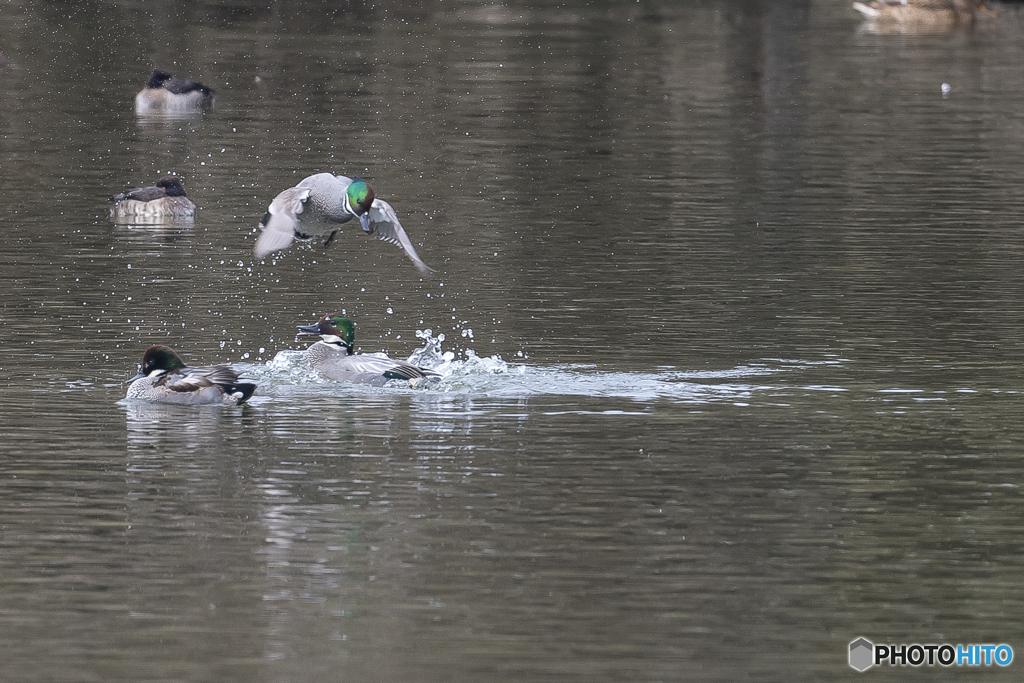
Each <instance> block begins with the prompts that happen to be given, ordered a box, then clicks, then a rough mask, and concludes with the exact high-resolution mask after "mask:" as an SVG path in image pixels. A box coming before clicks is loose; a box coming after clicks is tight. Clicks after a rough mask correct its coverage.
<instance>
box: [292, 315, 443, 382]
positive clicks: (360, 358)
mask: <svg viewBox="0 0 1024 683" xmlns="http://www.w3.org/2000/svg"><path fill="white" fill-rule="evenodd" d="M297 327H298V328H299V330H301V332H299V335H298V336H319V337H320V341H318V342H317V343H315V344H313V345H312V346H310V347H309V348H308V349H306V351H305V358H306V361H307V362H308V363H309V364H310V365H312V366H313V367H314V368H315V369H316V370H318V371H319V372H320V373H321V374H323V375H324V376H326V377H328V378H330V379H333V380H334V381H336V382H352V383H354V384H370V385H373V386H378V387H379V386H383V385H384V384H386V383H387V382H388V381H389V380H393V379H404V380H408V381H409V383H410V385H412V386H416V385H417V384H419V383H420V382H421V381H423V380H424V379H425V378H427V377H440V375H439V374H438V373H436V372H434V371H433V370H429V369H427V368H421V367H418V366H416V365H413V364H412V363H407V362H405V361H402V360H393V359H391V358H388V357H387V356H376V355H374V356H366V355H360V354H357V353H355V352H354V351H353V350H352V347H353V346H354V345H355V339H356V330H355V328H356V326H355V323H354V322H352V321H351V320H349V319H348V318H346V317H344V316H340V315H332V316H326V315H325V316H323V317H322V318H320V320H319V321H318V322H316V323H314V324H312V325H297Z"/></svg>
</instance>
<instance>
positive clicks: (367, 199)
mask: <svg viewBox="0 0 1024 683" xmlns="http://www.w3.org/2000/svg"><path fill="white" fill-rule="evenodd" d="M345 195H346V202H345V210H346V211H348V212H349V213H350V214H352V215H353V216H355V217H356V218H358V219H359V224H360V225H361V226H362V227H363V232H370V207H371V206H373V188H372V187H370V184H369V183H368V182H366V181H365V180H363V179H362V178H360V177H359V176H356V177H355V178H353V179H352V184H351V185H349V186H348V189H347V190H346V191H345Z"/></svg>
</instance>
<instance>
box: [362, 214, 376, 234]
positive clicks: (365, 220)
mask: <svg viewBox="0 0 1024 683" xmlns="http://www.w3.org/2000/svg"><path fill="white" fill-rule="evenodd" d="M359 225H361V226H363V232H365V233H366V234H368V235H372V234H373V228H371V227H370V213H369V212H366V213H364V214H363V215H361V216H360V217H359Z"/></svg>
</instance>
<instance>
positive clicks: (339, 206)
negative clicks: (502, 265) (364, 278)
mask: <svg viewBox="0 0 1024 683" xmlns="http://www.w3.org/2000/svg"><path fill="white" fill-rule="evenodd" d="M300 213H301V214H302V218H303V220H302V221H301V226H300V221H299V214H300ZM353 218H358V219H359V224H360V225H361V226H362V228H363V232H365V233H366V234H368V235H373V234H376V235H377V237H379V238H380V239H382V240H384V241H385V242H390V243H391V244H397V245H398V246H400V247H401V248H402V249H404V250H405V253H406V255H407V256H408V257H409V258H411V259H412V262H413V263H414V264H416V267H417V268H419V270H420V272H421V273H424V274H426V273H432V272H433V268H431V267H430V266H428V265H427V264H426V263H424V262H423V261H422V260H421V259H420V257H419V255H418V254H417V253H416V250H415V249H414V248H413V246H412V242H410V241H409V236H408V235H406V234H405V230H403V229H402V224H401V223H399V222H398V216H396V215H395V210H394V209H393V208H391V205H390V204H388V203H387V202H386V201H384V200H383V199H376V198H375V196H374V193H373V188H372V187H370V185H369V184H368V183H367V182H366V181H365V180H363V179H362V178H359V177H355V178H346V177H345V176H342V175H339V176H335V175H331V174H330V173H317V174H315V175H311V176H309V177H307V178H303V179H302V181H301V182H300V183H299V184H298V185H296V186H295V187H291V188H288V189H287V190H285V191H284V192H282V193H281V194H279V195H277V196H276V197H274V201H273V202H271V203H270V208H269V209H268V210H267V212H266V214H264V216H263V220H262V221H261V222H260V227H261V228H263V233H262V234H261V235H260V236H259V239H257V240H256V247H255V249H254V250H253V251H254V252H255V254H256V258H258V259H262V258H263V257H265V256H267V255H268V254H270V253H272V252H275V251H278V250H280V249H284V248H285V247H287V246H289V245H290V244H291V243H292V240H294V239H295V238H296V237H297V238H299V239H309V238H310V236H311V235H326V234H328V233H330V234H329V236H328V237H327V241H325V242H324V246H325V247H326V246H328V245H329V244H330V243H331V242H332V241H333V240H334V236H335V234H337V232H338V226H340V225H341V224H342V223H347V222H348V221H350V220H352V219H353Z"/></svg>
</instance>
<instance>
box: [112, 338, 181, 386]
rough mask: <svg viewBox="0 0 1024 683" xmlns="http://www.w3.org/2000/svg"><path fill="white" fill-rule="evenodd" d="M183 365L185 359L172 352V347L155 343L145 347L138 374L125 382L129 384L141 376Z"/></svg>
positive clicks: (158, 373)
mask: <svg viewBox="0 0 1024 683" xmlns="http://www.w3.org/2000/svg"><path fill="white" fill-rule="evenodd" d="M183 367H185V361H183V360H182V359H181V357H180V356H178V354H176V353H175V352H174V349H172V348H171V347H169V346H164V345H163V344H155V345H153V346H150V347H149V348H148V349H146V353H145V354H144V355H143V356H142V365H140V366H139V374H137V375H135V376H134V377H132V378H131V379H130V380H128V381H127V382H126V384H131V383H132V382H134V381H135V380H137V379H142V378H143V377H153V376H158V375H163V374H165V373H168V372H170V371H171V370H178V369H181V368H183Z"/></svg>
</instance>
